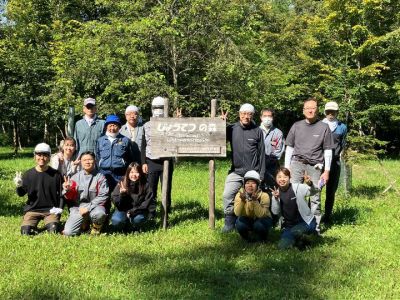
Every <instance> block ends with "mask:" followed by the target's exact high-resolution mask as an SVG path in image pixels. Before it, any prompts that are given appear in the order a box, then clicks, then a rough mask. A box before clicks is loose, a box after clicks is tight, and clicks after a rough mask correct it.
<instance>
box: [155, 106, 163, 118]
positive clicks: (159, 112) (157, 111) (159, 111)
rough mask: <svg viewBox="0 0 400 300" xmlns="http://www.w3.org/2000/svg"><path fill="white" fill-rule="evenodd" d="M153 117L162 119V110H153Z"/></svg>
mask: <svg viewBox="0 0 400 300" xmlns="http://www.w3.org/2000/svg"><path fill="white" fill-rule="evenodd" d="M153 117H155V118H162V117H164V109H162V108H154V109H153Z"/></svg>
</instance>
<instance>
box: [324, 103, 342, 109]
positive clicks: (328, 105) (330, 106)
mask: <svg viewBox="0 0 400 300" xmlns="http://www.w3.org/2000/svg"><path fill="white" fill-rule="evenodd" d="M325 110H339V105H338V104H337V103H336V102H335V101H330V102H328V103H326V104H325Z"/></svg>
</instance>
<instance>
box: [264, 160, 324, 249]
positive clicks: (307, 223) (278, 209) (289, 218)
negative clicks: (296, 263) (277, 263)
mask: <svg viewBox="0 0 400 300" xmlns="http://www.w3.org/2000/svg"><path fill="white" fill-rule="evenodd" d="M276 182H277V184H278V188H274V189H271V191H272V205H271V210H272V213H273V214H274V215H278V214H280V213H281V214H282V217H283V223H282V234H281V239H280V241H279V244H278V248H280V249H286V248H290V247H292V246H294V245H295V244H296V243H297V245H298V246H299V247H301V244H302V243H303V242H304V239H305V238H306V236H305V235H306V234H311V233H317V232H316V225H317V224H316V219H315V216H314V215H313V213H312V212H311V209H310V207H309V206H308V203H307V201H306V199H305V198H306V197H308V196H312V195H314V194H316V193H318V192H319V190H318V189H317V188H316V187H314V185H313V183H312V181H311V177H310V176H308V175H307V174H305V175H304V183H305V184H301V183H293V184H292V183H290V171H289V169H287V168H280V169H278V172H277V174H276Z"/></svg>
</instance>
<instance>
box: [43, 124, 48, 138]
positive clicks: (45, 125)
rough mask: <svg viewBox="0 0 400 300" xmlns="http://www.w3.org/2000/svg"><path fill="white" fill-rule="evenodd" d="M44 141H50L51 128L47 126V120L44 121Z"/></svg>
mask: <svg viewBox="0 0 400 300" xmlns="http://www.w3.org/2000/svg"><path fill="white" fill-rule="evenodd" d="M43 141H44V142H45V143H48V142H49V129H48V126H47V120H45V121H44V132H43Z"/></svg>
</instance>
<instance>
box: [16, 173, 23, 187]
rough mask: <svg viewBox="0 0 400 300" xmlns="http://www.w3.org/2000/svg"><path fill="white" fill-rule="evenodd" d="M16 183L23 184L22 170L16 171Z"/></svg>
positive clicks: (17, 185)
mask: <svg viewBox="0 0 400 300" xmlns="http://www.w3.org/2000/svg"><path fill="white" fill-rule="evenodd" d="M14 184H15V186H16V187H20V186H22V173H21V172H15V177H14Z"/></svg>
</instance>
